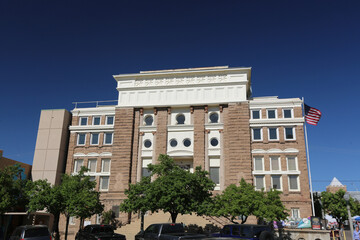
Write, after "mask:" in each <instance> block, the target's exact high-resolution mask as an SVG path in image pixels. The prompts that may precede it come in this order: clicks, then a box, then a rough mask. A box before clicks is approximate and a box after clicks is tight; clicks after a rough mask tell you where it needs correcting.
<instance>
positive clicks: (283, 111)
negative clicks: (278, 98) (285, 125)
mask: <svg viewBox="0 0 360 240" xmlns="http://www.w3.org/2000/svg"><path fill="white" fill-rule="evenodd" d="M285 110H290V112H291V117H290V118H294V110H293V109H292V108H283V110H282V116H283V118H285ZM290 118H286V119H290Z"/></svg>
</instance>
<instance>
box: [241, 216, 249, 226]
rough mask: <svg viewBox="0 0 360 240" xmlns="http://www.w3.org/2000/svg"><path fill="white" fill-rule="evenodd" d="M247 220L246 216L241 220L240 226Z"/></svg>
mask: <svg viewBox="0 0 360 240" xmlns="http://www.w3.org/2000/svg"><path fill="white" fill-rule="evenodd" d="M247 218H248V217H247V216H246V217H245V218H243V219H241V224H244V223H245V222H246V220H247Z"/></svg>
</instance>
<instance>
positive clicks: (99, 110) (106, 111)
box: [71, 106, 115, 116]
mask: <svg viewBox="0 0 360 240" xmlns="http://www.w3.org/2000/svg"><path fill="white" fill-rule="evenodd" d="M71 113H72V114H73V116H91V115H114V114H115V106H111V107H108V106H106V107H102V106H100V107H95V108H94V107H93V108H74V109H73V110H72V111H71Z"/></svg>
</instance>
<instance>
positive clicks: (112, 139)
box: [103, 132, 114, 145]
mask: <svg viewBox="0 0 360 240" xmlns="http://www.w3.org/2000/svg"><path fill="white" fill-rule="evenodd" d="M106 134H111V135H112V136H111V143H106V142H105V141H106ZM113 142H114V133H113V132H104V142H103V144H104V145H112V144H113Z"/></svg>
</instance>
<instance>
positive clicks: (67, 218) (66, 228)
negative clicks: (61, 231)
mask: <svg viewBox="0 0 360 240" xmlns="http://www.w3.org/2000/svg"><path fill="white" fill-rule="evenodd" d="M69 219H70V216H69V215H66V226H65V240H67V235H68V228H69Z"/></svg>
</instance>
